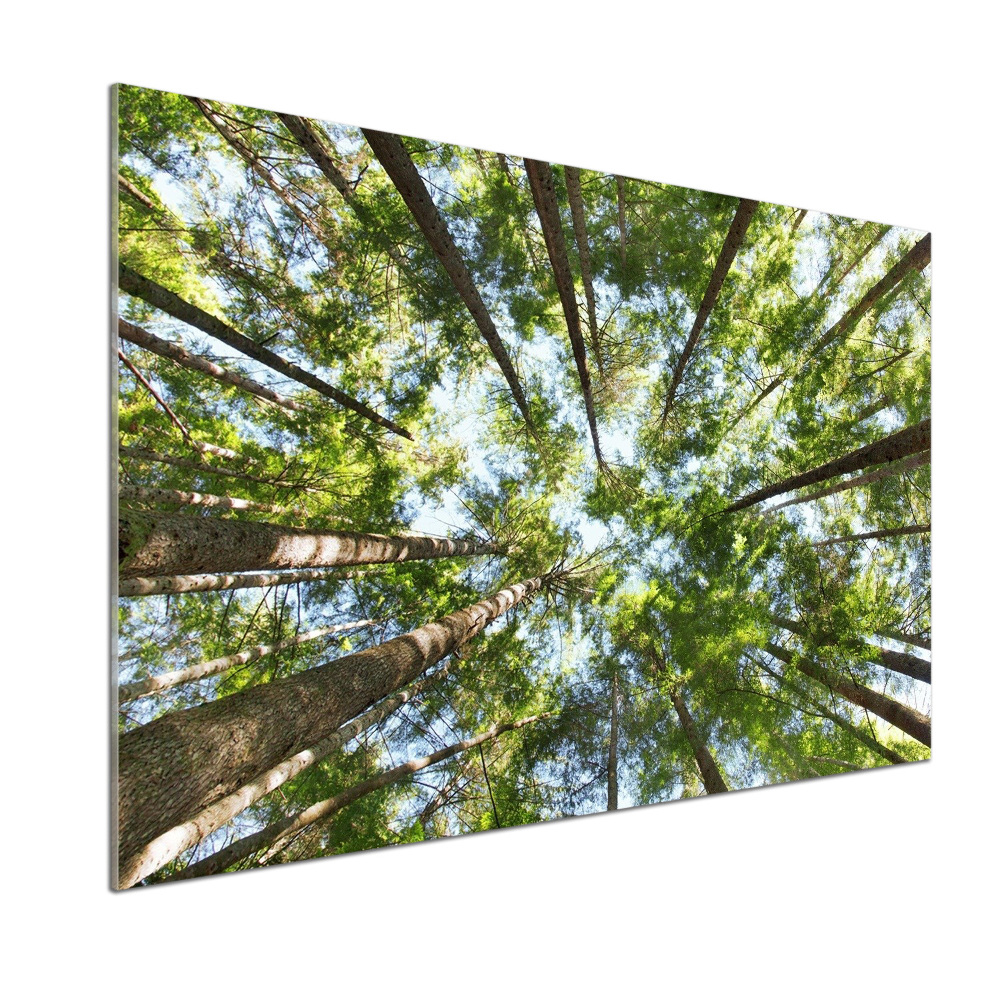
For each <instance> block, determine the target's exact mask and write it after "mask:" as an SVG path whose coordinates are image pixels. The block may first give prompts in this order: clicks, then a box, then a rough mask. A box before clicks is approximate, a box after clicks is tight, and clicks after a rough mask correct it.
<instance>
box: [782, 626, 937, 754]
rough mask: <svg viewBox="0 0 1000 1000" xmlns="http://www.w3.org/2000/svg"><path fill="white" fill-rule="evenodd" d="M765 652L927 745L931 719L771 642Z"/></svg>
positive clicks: (929, 737) (929, 743) (929, 736)
mask: <svg viewBox="0 0 1000 1000" xmlns="http://www.w3.org/2000/svg"><path fill="white" fill-rule="evenodd" d="M766 649H767V651H768V652H769V653H770V654H771V655H772V656H776V657H777V658H778V659H779V660H782V661H783V662H785V663H787V664H789V665H792V666H795V667H796V669H798V670H800V671H801V672H802V673H804V674H805V675H806V676H807V677H811V678H812V679H813V680H815V681H819V683H820V684H825V685H826V686H827V687H828V688H830V690H831V691H834V692H835V693H837V694H839V695H840V696H841V697H842V698H846V699H847V700H848V701H850V702H852V703H853V704H855V705H859V706H861V707H862V708H865V709H867V710H868V711H869V712H873V713H874V714H875V715H877V716H879V718H882V719H885V721H886V722H889V723H891V724H892V725H894V726H896V727H897V728H899V729H901V730H902V731H903V732H904V733H908V734H909V735H910V736H912V737H913V738H914V739H915V740H918V741H919V742H920V743H923V744H924V746H927V747H929V746H930V745H931V720H930V719H929V718H928V717H927V716H926V715H924V714H923V712H918V711H917V710H916V709H915V708H910V707H909V705H902V704H900V703H899V702H898V701H894V700H893V699H892V698H888V697H886V696H885V695H884V694H880V693H879V692H878V691H872V690H871V688H866V687H864V686H863V685H861V684H858V683H856V682H855V681H853V680H851V679H850V678H849V677H842V676H840V675H839V674H837V673H835V672H834V671H832V670H828V669H827V668H826V667H823V666H820V664H818V663H813V662H812V661H811V660H807V659H805V658H804V657H801V656H800V657H798V658H797V659H796V658H794V657H793V656H792V654H791V653H789V652H788V650H785V649H782V648H781V647H780V646H776V645H774V643H771V642H769V643H768V644H767V646H766ZM793 660H794V663H793Z"/></svg>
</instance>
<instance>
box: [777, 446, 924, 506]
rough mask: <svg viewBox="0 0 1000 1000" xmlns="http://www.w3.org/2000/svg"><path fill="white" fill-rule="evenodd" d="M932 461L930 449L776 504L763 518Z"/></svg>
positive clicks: (900, 473)
mask: <svg viewBox="0 0 1000 1000" xmlns="http://www.w3.org/2000/svg"><path fill="white" fill-rule="evenodd" d="M930 460H931V453H930V450H929V449H928V450H927V451H921V452H917V454H916V455H910V456H909V457H908V458H904V459H903V460H902V461H899V462H890V463H889V464H888V465H883V466H880V467H879V468H877V469H875V470H874V471H873V472H866V473H865V474H864V475H863V476H855V477H854V478H853V479H845V480H843V481H842V482H839V483H834V484H833V486H827V487H825V488H824V489H822V490H816V491H814V492H813V493H807V494H806V495H805V496H801V497H792V498H791V500H785V501H783V502H782V503H776V504H775V505H774V506H773V507H768V508H767V510H765V511H763V512H762V513H761V517H768V516H770V515H771V514H773V513H774V512H775V511H778V510H781V509H782V508H783V507H794V506H795V505H796V504H800V503H808V502H809V501H810V500H819V499H820V498H822V497H828V496H832V495H833V494H834V493H843V492H844V491H845V490H853V489H857V487H859V486H866V485H867V484H868V483H877V482H879V481H880V480H882V479H889V478H890V477H891V476H899V475H902V474H903V473H904V472H909V471H910V470H911V469H918V468H920V466H921V465H927V464H928V463H929V462H930Z"/></svg>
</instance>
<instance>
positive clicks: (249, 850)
mask: <svg viewBox="0 0 1000 1000" xmlns="http://www.w3.org/2000/svg"><path fill="white" fill-rule="evenodd" d="M549 714H550V713H545V714H542V715H532V716H529V717H527V718H524V719H518V720H517V721H516V722H507V723H504V724H503V725H500V726H492V727H491V728H490V729H488V730H486V732H484V733H479V734H478V735H477V736H473V737H472V738H471V739H467V740H461V741H459V742H458V743H453V744H452V745H451V746H448V747H445V748H444V749H442V750H437V751H435V752H434V753H432V754H428V755H427V756H426V757H418V758H416V759H415V760H410V761H407V762H406V763H405V764H400V765H399V766H398V767H394V768H392V769H391V770H389V771H383V772H382V773H381V774H378V775H376V776H375V777H373V778H369V779H368V780H367V781H362V782H361V783H360V784H357V785H353V786H352V787H351V788H348V789H345V790H344V791H343V792H340V793H339V794H337V795H334V796H332V797H331V798H329V799H324V800H323V801H322V802H316V803H314V804H313V805H311V806H309V808H308V809H303V810H302V811H301V812H299V813H296V814H295V815H294V816H288V817H286V818H285V819H280V820H277V821H276V822H274V823H271V824H270V825H269V826H266V827H264V829H263V830H261V831H259V832H258V833H253V834H251V835H250V836H248V837H244V838H243V839H242V840H237V841H235V842H234V843H232V844H230V845H229V846H228V847H225V848H223V849H222V850H221V851H218V852H216V853H215V854H213V855H211V857H208V858H205V859H204V860H203V861H199V862H197V863H196V864H193V865H190V866H189V867H187V868H185V869H183V870H182V871H180V872H177V874H176V875H173V876H172V877H171V880H175V879H176V880H179V879H187V878H197V877H198V876H201V875H215V874H217V873H218V872H221V871H223V870H224V869H226V868H228V867H230V866H231V865H233V864H235V863H236V862H238V861H242V860H244V859H245V858H249V857H252V856H253V855H255V854H257V853H258V852H260V851H262V850H265V849H267V848H270V849H272V851H274V852H275V853H277V851H276V849H277V848H279V847H280V842H284V841H286V840H287V839H288V838H290V837H293V836H295V835H296V834H298V833H300V832H301V831H303V830H305V829H306V827H309V826H312V824H314V823H318V822H320V821H321V820H324V819H328V818H329V817H331V816H332V815H333V814H334V813H336V812H338V811H339V810H340V809H343V808H344V807H345V806H348V805H350V804H351V803H352V802H356V801H357V800H358V799H360V798H362V797H363V796H365V795H367V794H368V793H369V792H374V791H375V790H376V789H379V788H384V787H385V786H386V785H392V784H395V783H396V782H397V781H401V780H402V779H403V778H407V777H409V776H410V775H411V774H415V773H416V772H417V771H422V770H423V769H424V768H425V767H430V766H431V765H432V764H437V763H438V762H439V761H442V760H447V759H448V758H449V757H454V756H455V755H456V754H459V753H462V752H463V751H464V750H469V749H471V748H472V747H476V746H479V745H480V744H481V743H484V742H486V740H491V739H493V738H494V737H496V736H500V735H501V734H503V733H509V732H511V731H512V730H514V729H520V728H522V727H523V726H527V725H530V724H531V723H532V722H538V721H539V720H541V719H546V718H548V717H549Z"/></svg>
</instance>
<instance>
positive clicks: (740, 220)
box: [660, 198, 759, 427]
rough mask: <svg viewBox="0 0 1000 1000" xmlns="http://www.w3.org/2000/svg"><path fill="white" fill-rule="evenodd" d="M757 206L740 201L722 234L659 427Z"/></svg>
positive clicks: (672, 403) (667, 411) (671, 403)
mask: <svg viewBox="0 0 1000 1000" xmlns="http://www.w3.org/2000/svg"><path fill="white" fill-rule="evenodd" d="M758 204H759V202H756V201H752V200H751V199H749V198H741V199H740V203H739V206H738V207H737V209H736V215H735V216H734V217H733V221H732V224H731V225H730V227H729V232H728V233H727V234H726V240H725V242H724V243H723V244H722V252H721V253H720V254H719V259H718V260H717V261H716V262H715V269H714V270H713V271H712V277H711V278H710V279H709V281H708V288H706V289H705V295H704V297H703V298H702V300H701V306H700V307H699V309H698V315H697V316H696V317H695V320H694V325H693V326H692V327H691V332H690V333H689V334H688V339H687V342H686V343H685V344H684V349H683V350H682V351H681V356H680V357H679V358H678V359H677V364H676V365H675V366H674V373H673V375H672V376H671V379H670V385H669V386H668V388H667V395H666V399H665V401H664V404H663V414H662V416H661V417H660V425H661V427H662V426H663V424H665V423H666V420H667V417H668V416H669V415H670V411H671V410H672V409H673V406H674V399H675V397H676V395H677V388H678V386H680V384H681V379H682V378H683V377H684V369H685V368H687V365H688V362H689V361H690V360H691V355H692V354H694V349H695V347H696V346H697V344H698V340H699V339H700V337H701V331H702V329H703V328H704V326H705V323H706V322H707V320H708V317H709V314H710V313H711V312H712V309H713V308H714V306H715V302H716V300H717V299H718V297H719V292H720V291H722V284H723V282H724V281H725V280H726V275H727V274H729V269H730V268H731V267H732V265H733V261H734V260H735V259H736V254H737V253H738V252H739V249H740V247H741V246H742V245H743V240H744V239H745V237H746V234H747V229H748V228H749V226H750V219H751V218H752V217H753V213H754V210H755V209H756V208H757V205H758Z"/></svg>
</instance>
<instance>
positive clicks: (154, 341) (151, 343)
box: [118, 317, 308, 410]
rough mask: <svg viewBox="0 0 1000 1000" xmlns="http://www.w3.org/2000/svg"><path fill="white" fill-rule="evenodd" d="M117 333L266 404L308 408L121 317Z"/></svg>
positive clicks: (287, 408) (298, 408)
mask: <svg viewBox="0 0 1000 1000" xmlns="http://www.w3.org/2000/svg"><path fill="white" fill-rule="evenodd" d="M118 336H119V337H123V338H124V339H125V340H129V341H131V342H132V343H133V344H138V345H139V347H142V348H145V349H146V350H147V351H152V353H153V354H158V355H159V356H160V357H161V358H169V359H170V360H171V361H176V362H177V364H179V365H181V366H182V367H184V368H189V369H191V370H192V371H196V372H201V373H202V374H203V375H208V376H209V377H210V378H214V379H215V380H216V381H217V382H224V383H225V384H226V385H231V386H235V387H236V388H237V389H242V390H243V391H244V392H249V393H251V394H252V395H254V396H257V397H258V398H260V399H263V400H266V401H267V402H268V403H274V404H275V405H276V406H281V407H283V408H284V409H286V410H305V409H308V407H306V406H303V404H302V403H297V402H295V400H293V399H286V398H285V397H284V396H279V395H278V393H276V392H273V391H272V390H271V389H268V388H267V386H264V385H261V384H260V383H259V382H254V381H253V380H251V379H248V378H244V377H243V376H242V375H239V374H237V373H236V372H231V371H228V370H227V369H225V368H220V367H219V366H218V365H217V364H215V363H214V362H212V361H209V360H208V358H203V357H201V356H200V355H197V354H191V353H190V352H188V351H186V350H184V348H183V347H180V346H178V345H177V344H171V343H170V342H169V341H167V340H161V339H160V338H159V337H156V336H154V335H153V334H151V333H148V332H147V331H146V330H143V329H142V328H141V327H138V326H134V325H133V324H132V323H129V322H128V321H127V320H124V319H121V317H119V319H118Z"/></svg>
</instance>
